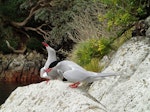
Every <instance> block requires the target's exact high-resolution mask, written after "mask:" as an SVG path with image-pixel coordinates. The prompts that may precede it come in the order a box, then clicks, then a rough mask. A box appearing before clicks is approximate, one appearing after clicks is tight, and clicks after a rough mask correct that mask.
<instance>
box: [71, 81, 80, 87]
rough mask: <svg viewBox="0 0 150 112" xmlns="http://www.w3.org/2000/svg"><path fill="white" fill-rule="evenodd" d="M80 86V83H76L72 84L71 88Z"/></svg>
mask: <svg viewBox="0 0 150 112" xmlns="http://www.w3.org/2000/svg"><path fill="white" fill-rule="evenodd" d="M79 84H80V82H76V83H73V84H70V85H69V87H71V88H77V87H78V85H79Z"/></svg>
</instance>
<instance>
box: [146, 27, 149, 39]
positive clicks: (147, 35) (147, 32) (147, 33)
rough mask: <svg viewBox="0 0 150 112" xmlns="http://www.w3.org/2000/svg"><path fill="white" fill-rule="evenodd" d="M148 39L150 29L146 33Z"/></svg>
mask: <svg viewBox="0 0 150 112" xmlns="http://www.w3.org/2000/svg"><path fill="white" fill-rule="evenodd" d="M146 37H149V38H150V27H149V28H148V30H147V31H146Z"/></svg>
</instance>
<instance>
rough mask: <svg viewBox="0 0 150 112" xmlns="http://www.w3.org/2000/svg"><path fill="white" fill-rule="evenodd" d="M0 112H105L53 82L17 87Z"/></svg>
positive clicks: (86, 97)
mask: <svg viewBox="0 0 150 112" xmlns="http://www.w3.org/2000/svg"><path fill="white" fill-rule="evenodd" d="M0 112H106V109H105V106H103V105H101V104H100V103H98V102H96V101H94V100H93V99H92V97H91V98H90V97H89V95H88V94H87V93H86V92H84V91H82V90H80V89H79V88H78V89H72V88H70V87H68V83H64V82H62V81H58V80H54V81H50V82H49V83H48V84H46V82H42V83H39V84H32V85H29V86H25V87H18V88H17V89H16V90H15V91H14V92H13V93H12V94H11V95H10V97H9V98H8V99H7V100H6V102H5V104H3V105H2V106H1V108H0Z"/></svg>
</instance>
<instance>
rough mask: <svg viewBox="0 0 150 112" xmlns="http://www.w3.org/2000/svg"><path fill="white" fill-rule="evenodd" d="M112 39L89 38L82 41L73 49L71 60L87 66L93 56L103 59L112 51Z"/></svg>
mask: <svg viewBox="0 0 150 112" xmlns="http://www.w3.org/2000/svg"><path fill="white" fill-rule="evenodd" d="M110 44H111V39H107V38H100V39H89V40H87V41H84V42H80V43H78V44H77V45H76V47H75V49H73V52H72V56H71V57H70V58H71V60H73V61H75V62H76V63H78V64H79V65H81V66H83V67H84V66H86V65H88V64H89V63H91V60H92V59H93V58H98V59H101V58H102V57H103V56H104V55H107V54H108V53H109V52H110V51H111V45H110Z"/></svg>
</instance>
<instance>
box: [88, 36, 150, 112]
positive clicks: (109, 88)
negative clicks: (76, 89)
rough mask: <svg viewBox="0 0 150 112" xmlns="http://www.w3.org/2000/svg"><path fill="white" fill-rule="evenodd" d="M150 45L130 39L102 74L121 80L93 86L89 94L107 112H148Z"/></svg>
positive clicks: (95, 83)
mask: <svg viewBox="0 0 150 112" xmlns="http://www.w3.org/2000/svg"><path fill="white" fill-rule="evenodd" d="M149 52H150V42H149V40H148V38H143V40H140V41H134V40H133V39H131V40H130V41H128V42H126V43H125V44H124V45H123V46H122V47H120V49H119V50H118V51H117V53H116V55H115V56H114V58H113V60H112V62H111V64H110V65H109V66H108V68H106V69H105V70H104V71H103V72H109V71H115V72H117V73H119V75H120V76H117V77H112V78H106V79H104V80H103V81H101V82H100V81H97V82H94V83H93V84H92V86H91V87H90V89H89V94H91V95H92V96H93V97H95V98H96V99H97V100H99V101H100V102H102V104H104V105H105V106H106V108H107V110H108V112H150V54H149Z"/></svg>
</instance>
